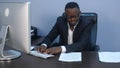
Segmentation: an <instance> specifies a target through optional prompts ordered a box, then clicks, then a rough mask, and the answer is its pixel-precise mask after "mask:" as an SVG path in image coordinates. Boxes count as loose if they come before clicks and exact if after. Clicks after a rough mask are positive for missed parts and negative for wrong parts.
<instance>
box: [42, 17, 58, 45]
mask: <svg viewBox="0 0 120 68" xmlns="http://www.w3.org/2000/svg"><path fill="white" fill-rule="evenodd" d="M58 35H59V28H58V18H57V21H56V24H55V25H54V26H53V28H52V30H51V31H50V32H49V33H48V35H47V36H46V37H45V39H44V40H43V41H42V43H45V44H46V45H47V46H48V47H49V46H50V44H51V43H52V42H53V41H54V39H55V38H56V37H57V36H58Z"/></svg>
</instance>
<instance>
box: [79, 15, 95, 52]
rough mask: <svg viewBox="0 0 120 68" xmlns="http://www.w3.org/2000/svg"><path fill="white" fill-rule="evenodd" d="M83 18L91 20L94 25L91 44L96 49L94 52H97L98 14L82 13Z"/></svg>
mask: <svg viewBox="0 0 120 68" xmlns="http://www.w3.org/2000/svg"><path fill="white" fill-rule="evenodd" d="M81 16H82V17H85V18H88V19H90V20H91V21H92V22H93V23H94V25H93V28H92V32H91V39H90V42H91V44H92V46H93V47H94V49H93V50H96V49H95V48H96V47H95V46H96V39H97V14H96V13H82V14H81Z"/></svg>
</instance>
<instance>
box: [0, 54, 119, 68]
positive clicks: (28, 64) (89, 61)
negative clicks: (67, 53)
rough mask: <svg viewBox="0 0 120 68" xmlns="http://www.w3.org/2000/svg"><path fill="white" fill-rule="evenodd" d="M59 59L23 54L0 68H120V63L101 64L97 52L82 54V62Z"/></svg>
mask: <svg viewBox="0 0 120 68" xmlns="http://www.w3.org/2000/svg"><path fill="white" fill-rule="evenodd" d="M58 58H59V55H56V56H55V57H52V58H48V59H41V58H37V57H34V56H31V55H27V54H25V53H23V54H22V56H21V57H19V58H17V59H14V60H11V61H0V68H120V63H103V62H99V61H98V53H97V52H82V61H81V62H69V63H68V62H61V61H58Z"/></svg>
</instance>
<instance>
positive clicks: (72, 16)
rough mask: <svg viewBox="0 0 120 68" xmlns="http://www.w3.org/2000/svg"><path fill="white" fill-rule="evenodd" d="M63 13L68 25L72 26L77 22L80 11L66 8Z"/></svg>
mask: <svg viewBox="0 0 120 68" xmlns="http://www.w3.org/2000/svg"><path fill="white" fill-rule="evenodd" d="M65 13H66V16H67V20H68V22H69V24H70V25H71V26H74V25H75V24H76V23H77V21H78V20H79V16H80V10H79V9H78V8H68V9H66V11H65Z"/></svg>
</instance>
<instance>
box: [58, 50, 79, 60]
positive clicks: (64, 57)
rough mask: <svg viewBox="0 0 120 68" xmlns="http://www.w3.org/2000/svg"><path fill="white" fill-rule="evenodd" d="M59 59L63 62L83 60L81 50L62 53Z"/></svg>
mask: <svg viewBox="0 0 120 68" xmlns="http://www.w3.org/2000/svg"><path fill="white" fill-rule="evenodd" d="M59 61H63V62H79V61H81V52H70V53H61V54H60V57H59Z"/></svg>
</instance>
